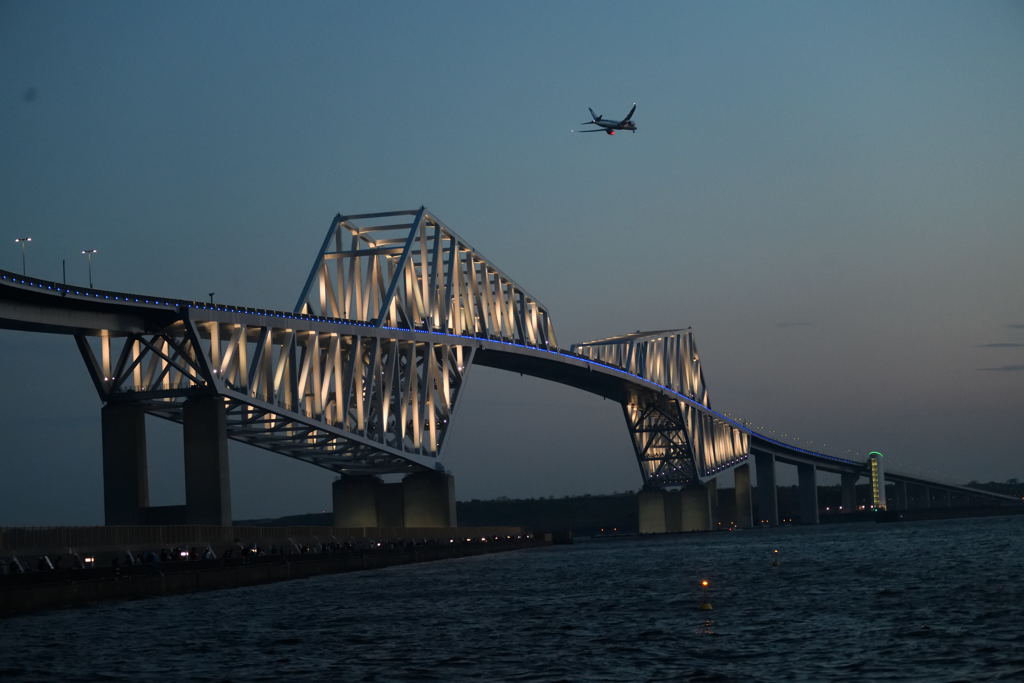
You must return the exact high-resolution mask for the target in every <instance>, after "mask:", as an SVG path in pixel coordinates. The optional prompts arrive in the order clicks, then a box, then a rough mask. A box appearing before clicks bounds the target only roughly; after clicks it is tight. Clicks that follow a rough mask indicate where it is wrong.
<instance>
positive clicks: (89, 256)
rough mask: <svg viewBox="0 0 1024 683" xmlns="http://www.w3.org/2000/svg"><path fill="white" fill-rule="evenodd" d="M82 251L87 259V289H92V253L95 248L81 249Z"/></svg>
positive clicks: (94, 251)
mask: <svg viewBox="0 0 1024 683" xmlns="http://www.w3.org/2000/svg"><path fill="white" fill-rule="evenodd" d="M82 253H83V254H85V257H86V258H87V259H89V289H92V255H93V254H95V253H96V250H95V249H83V250H82Z"/></svg>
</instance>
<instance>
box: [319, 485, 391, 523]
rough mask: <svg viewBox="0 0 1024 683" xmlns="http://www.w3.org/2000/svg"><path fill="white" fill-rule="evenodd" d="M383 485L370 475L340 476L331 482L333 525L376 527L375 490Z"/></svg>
mask: <svg viewBox="0 0 1024 683" xmlns="http://www.w3.org/2000/svg"><path fill="white" fill-rule="evenodd" d="M382 485H383V483H382V482H381V480H380V479H378V478H377V477H374V476H372V475H367V476H355V477H341V478H340V479H337V480H335V481H334V483H333V484H331V501H332V503H333V507H334V526H336V527H342V528H359V527H376V526H379V524H378V523H377V492H378V490H379V489H380V487H381V486H382Z"/></svg>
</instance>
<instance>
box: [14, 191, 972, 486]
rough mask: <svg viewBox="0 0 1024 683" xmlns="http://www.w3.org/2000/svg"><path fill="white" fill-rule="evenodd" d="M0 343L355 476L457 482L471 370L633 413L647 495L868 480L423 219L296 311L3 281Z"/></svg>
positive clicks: (340, 231) (307, 291)
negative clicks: (836, 476)
mask: <svg viewBox="0 0 1024 683" xmlns="http://www.w3.org/2000/svg"><path fill="white" fill-rule="evenodd" d="M0 327H3V328H8V329H18V330H26V331H33V332H49V333H58V334H67V335H72V336H74V339H75V341H76V343H77V345H78V349H79V351H80V352H81V355H82V358H83V359H84V361H85V364H86V367H87V368H88V371H89V374H90V376H91V377H92V381H93V383H94V385H95V387H96V391H97V392H98V394H99V396H100V398H101V399H102V401H103V402H104V403H105V404H107V405H111V404H117V403H122V402H123V403H133V404H136V405H142V406H144V409H145V411H146V412H147V413H149V414H152V415H155V416H158V417H161V418H165V419H168V420H173V421H177V422H183V420H184V418H183V412H184V406H185V403H186V401H187V400H188V399H189V398H192V397H197V396H216V397H220V399H222V400H223V402H224V407H225V415H226V429H227V436H228V438H230V439H233V440H236V441H240V442H244V443H248V444H252V445H254V446H258V447H260V448H264V449H267V450H269V451H272V452H275V453H279V454H281V455H285V456H288V457H291V458H296V459H299V460H304V461H306V462H309V463H312V464H314V465H318V466H320V467H323V468H326V469H329V470H332V471H334V472H337V473H339V474H342V475H368V474H369V475H377V474H394V473H412V472H416V471H422V470H434V471H436V470H443V466H442V465H441V459H440V458H441V454H442V452H443V447H444V442H445V436H446V434H447V432H448V427H449V425H450V422H451V420H452V419H453V418H454V417H455V415H456V413H457V407H458V402H459V399H460V397H461V393H462V386H463V382H464V379H465V376H466V373H467V372H468V371H469V369H470V367H472V366H473V365H474V364H476V365H484V366H489V367H493V368H499V369H503V370H510V371H515V372H519V373H522V374H526V375H531V376H535V377H540V378H543V379H547V380H553V381H556V382H561V383H563V384H567V385H570V386H573V387H575V388H578V389H581V390H583V391H587V392H591V393H593V394H597V395H600V396H603V397H605V398H607V399H610V400H614V401H617V402H619V403H620V404H621V406H622V413H623V416H624V422H625V425H626V428H627V429H628V430H629V433H630V436H631V437H632V442H633V447H634V452H635V456H636V458H637V462H638V464H639V468H640V473H641V475H642V478H643V483H644V487H645V489H648V490H658V489H666V488H675V487H680V488H686V487H691V486H697V485H700V484H702V483H705V482H708V481H710V480H712V479H714V478H715V477H716V476H718V475H719V474H721V473H722V472H724V471H726V470H729V469H731V468H735V467H737V466H740V465H742V464H744V463H745V462H747V461H748V459H750V458H751V457H754V456H760V457H762V458H764V457H771V458H772V459H773V460H779V461H783V462H789V463H792V464H796V465H798V466H803V467H807V466H813V467H814V468H816V469H821V470H825V471H832V472H838V473H841V474H844V475H848V476H849V475H854V474H857V475H859V474H865V475H866V474H867V473H868V464H867V463H866V462H860V461H855V460H850V459H844V458H838V457H835V456H831V455H827V454H825V453H820V452H814V451H809V450H806V449H803V448H799V447H797V446H793V445H791V444H786V443H782V442H780V441H777V440H775V439H772V438H770V437H768V436H766V435H764V434H761V433H758V432H756V431H754V430H753V429H751V428H750V427H748V426H747V425H744V424H742V423H741V422H739V421H737V420H735V419H732V418H730V417H727V416H726V415H724V414H722V413H721V412H718V411H716V410H714V409H712V407H711V402H710V399H709V397H708V391H707V387H706V385H705V382H704V375H703V371H702V370H701V364H700V356H699V354H698V352H697V347H696V344H695V342H694V338H693V334H692V332H691V330H689V329H672V330H658V331H652V332H636V333H633V334H626V335H622V336H616V337H609V338H606V339H600V340H596V341H590V342H585V343H579V344H574V345H572V346H570V347H569V348H563V347H560V346H559V345H558V342H557V341H556V337H555V329H554V325H553V323H552V318H551V315H550V313H549V311H548V310H547V309H546V308H545V307H544V306H543V305H542V304H541V303H540V301H539V300H538V299H537V298H536V297H534V296H533V295H532V294H530V293H529V292H527V291H526V290H525V289H524V288H523V287H522V286H520V285H519V284H518V283H516V282H515V281H514V280H512V279H511V278H510V277H508V276H507V275H506V274H505V273H504V272H502V271H501V270H500V269H499V268H497V267H496V266H495V265H494V264H493V263H492V262H491V261H489V260H488V259H486V258H485V257H484V256H483V255H482V254H481V253H480V252H479V251H477V250H476V249H474V248H473V247H472V246H471V245H470V244H469V243H467V242H466V241H465V240H464V239H463V238H462V237H460V236H459V235H458V234H456V233H455V232H454V231H453V230H451V229H450V228H449V227H448V226H446V225H445V224H444V223H443V222H442V221H441V220H440V219H438V218H437V217H436V216H435V215H434V214H432V213H430V212H429V211H428V210H427V209H426V208H422V207H421V208H420V209H418V210H411V211H391V212H385V213H373V214H361V215H350V216H341V215H338V216H336V217H335V218H334V220H333V221H332V223H331V225H330V228H329V230H328V231H327V235H326V237H325V238H324V241H323V244H322V245H321V247H320V249H319V251H318V253H317V255H316V258H315V259H314V262H313V266H312V268H311V270H310V273H309V276H308V278H307V279H306V282H305V285H304V287H303V288H302V290H301V293H300V295H299V297H298V302H297V304H296V306H295V308H294V310H292V311H279V310H270V309H261V308H248V307H242V306H229V305H224V304H212V303H205V302H198V301H187V300H181V299H171V298H164V297H154V296H144V295H140V294H130V293H123V292H112V291H106V290H98V289H88V288H82V287H75V286H70V285H65V284H61V283H57V282H50V281H44V280H39V279H35V278H29V277H26V276H23V275H17V274H15V273H11V272H6V271H0ZM759 477H760V474H759ZM887 477H888V479H889V480H890V481H893V480H896V481H900V480H903V481H905V482H907V483H911V484H921V485H928V486H932V487H936V486H937V487H940V488H944V489H945V490H948V491H960V492H969V493H971V494H972V495H988V494H987V492H983V491H975V490H971V489H964V488H963V487H957V486H954V485H948V484H939V483H936V482H925V481H924V480H921V479H918V478H915V477H910V476H903V475H899V474H897V473H894V472H888V473H887Z"/></svg>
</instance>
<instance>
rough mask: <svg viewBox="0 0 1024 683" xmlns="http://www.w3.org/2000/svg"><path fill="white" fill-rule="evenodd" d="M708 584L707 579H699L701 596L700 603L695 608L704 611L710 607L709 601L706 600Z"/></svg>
mask: <svg viewBox="0 0 1024 683" xmlns="http://www.w3.org/2000/svg"><path fill="white" fill-rule="evenodd" d="M710 585H711V583H710V582H709V581H708V580H707V579H701V580H700V587H701V598H700V605H698V606H697V609H700V610H705V611H706V610H710V609H711V601H710V600H708V586H710Z"/></svg>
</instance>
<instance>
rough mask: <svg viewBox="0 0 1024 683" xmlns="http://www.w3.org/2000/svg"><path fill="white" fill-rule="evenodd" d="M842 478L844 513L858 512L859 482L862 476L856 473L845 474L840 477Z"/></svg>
mask: <svg viewBox="0 0 1024 683" xmlns="http://www.w3.org/2000/svg"><path fill="white" fill-rule="evenodd" d="M840 476H841V478H842V481H841V487H842V491H841V493H842V499H841V503H840V504H841V505H842V506H843V512H844V513H846V514H850V513H852V512H856V511H857V480H858V479H860V475H859V474H857V473H856V472H843V473H842V475H840Z"/></svg>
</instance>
